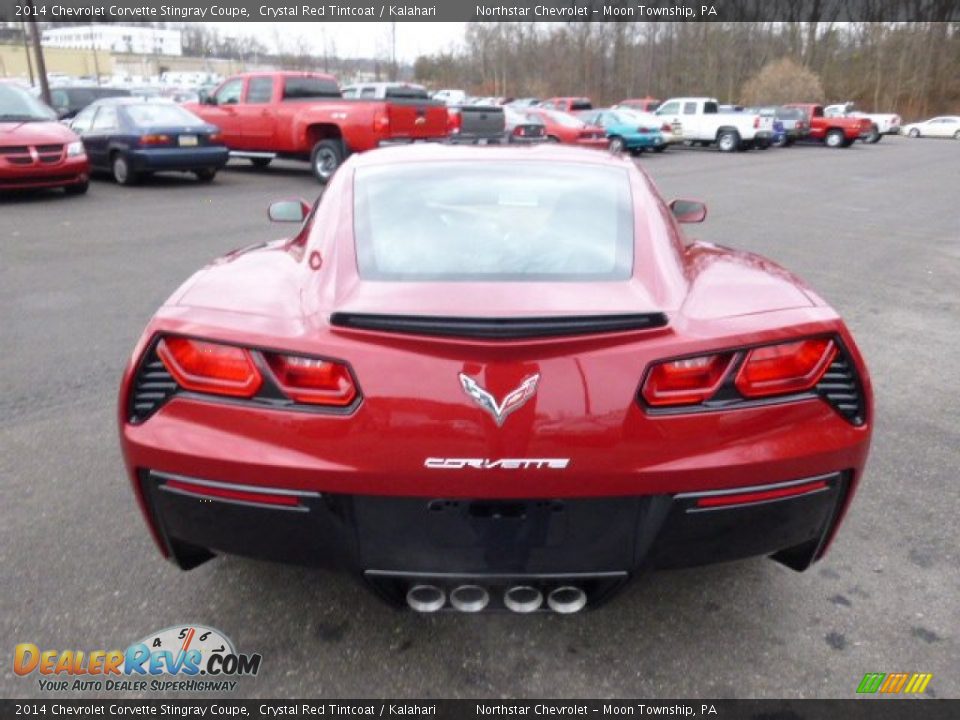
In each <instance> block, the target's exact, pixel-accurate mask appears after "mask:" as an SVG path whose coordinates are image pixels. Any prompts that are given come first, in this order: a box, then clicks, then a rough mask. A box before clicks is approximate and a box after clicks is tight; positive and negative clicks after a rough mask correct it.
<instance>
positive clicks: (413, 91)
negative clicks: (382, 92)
mask: <svg viewBox="0 0 960 720" xmlns="http://www.w3.org/2000/svg"><path fill="white" fill-rule="evenodd" d="M386 96H387V97H388V98H397V99H409V100H429V99H430V96H429V95H428V94H427V91H426V90H424V89H423V88H422V87H418V86H416V85H398V86H396V87H388V88H387V93H386Z"/></svg>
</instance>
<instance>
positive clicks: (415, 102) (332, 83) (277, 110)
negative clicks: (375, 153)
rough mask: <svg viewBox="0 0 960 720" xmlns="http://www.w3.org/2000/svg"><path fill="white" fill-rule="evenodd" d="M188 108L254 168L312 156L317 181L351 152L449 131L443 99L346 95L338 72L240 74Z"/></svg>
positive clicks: (437, 136)
mask: <svg viewBox="0 0 960 720" xmlns="http://www.w3.org/2000/svg"><path fill="white" fill-rule="evenodd" d="M186 107H187V108H188V109H189V110H190V111H191V112H194V113H196V114H197V115H199V116H200V117H201V118H203V119H204V120H205V121H207V122H209V123H212V124H214V125H216V126H218V127H219V128H220V130H221V131H222V133H223V138H224V142H225V143H226V145H227V147H228V148H230V151H231V155H232V156H239V157H246V158H249V159H250V161H251V162H252V163H253V164H254V165H255V166H256V167H266V166H267V165H269V164H270V161H271V160H273V159H274V158H277V157H280V158H291V159H297V160H309V161H310V167H311V169H312V170H313V174H314V176H315V177H316V178H317V180H319V181H320V182H326V181H327V180H328V179H329V178H330V176H331V175H333V173H334V171H335V170H336V169H337V168H338V167H339V166H340V163H342V162H343V160H344V158H345V157H346V156H347V155H349V154H350V153H354V152H362V151H364V150H371V149H373V148H375V147H378V146H380V145H387V144H394V143H403V142H412V141H414V140H442V139H444V138H446V137H447V135H448V128H447V108H446V106H445V105H444V104H443V103H441V102H435V101H433V100H423V99H407V98H390V99H384V100H366V99H362V98H361V99H345V98H344V97H342V95H341V93H340V87H339V85H337V80H336V78H334V77H333V76H331V75H324V74H322V73H307V72H257V73H244V74H242V75H235V76H234V77H231V78H228V79H227V80H225V81H224V82H223V83H221V84H220V86H219V87H217V88H216V89H215V90H213V91H212V92H211V93H209V94H208V95H206V96H205V97H204V98H203V100H202V102H201V103H199V104H196V103H191V104H187V105H186Z"/></svg>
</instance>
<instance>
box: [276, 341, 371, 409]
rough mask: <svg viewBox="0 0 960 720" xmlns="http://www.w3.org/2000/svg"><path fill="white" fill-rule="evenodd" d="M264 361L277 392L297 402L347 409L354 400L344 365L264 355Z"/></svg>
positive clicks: (301, 358) (355, 391)
mask: <svg viewBox="0 0 960 720" xmlns="http://www.w3.org/2000/svg"><path fill="white" fill-rule="evenodd" d="M264 357H265V358H266V360H267V364H268V365H269V366H270V369H271V370H272V371H273V374H274V376H276V379H277V384H278V385H279V386H280V389H281V390H282V391H283V392H284V394H285V395H287V396H289V397H290V398H291V399H292V400H294V401H296V402H300V403H307V404H309V405H329V406H332V407H346V406H347V405H349V404H350V403H352V402H353V401H354V399H356V397H357V388H356V385H355V384H354V382H353V377H352V376H351V374H350V370H349V369H348V368H347V366H346V365H341V364H340V363H335V362H330V361H329V360H320V359H317V358H309V357H302V356H299V355H279V354H275V353H264Z"/></svg>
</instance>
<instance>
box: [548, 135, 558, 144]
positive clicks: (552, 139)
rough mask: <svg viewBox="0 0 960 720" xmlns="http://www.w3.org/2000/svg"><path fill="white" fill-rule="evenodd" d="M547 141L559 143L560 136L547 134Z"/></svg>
mask: <svg viewBox="0 0 960 720" xmlns="http://www.w3.org/2000/svg"><path fill="white" fill-rule="evenodd" d="M547 142H548V143H559V142H560V138H558V137H557V136H556V135H548V136H547Z"/></svg>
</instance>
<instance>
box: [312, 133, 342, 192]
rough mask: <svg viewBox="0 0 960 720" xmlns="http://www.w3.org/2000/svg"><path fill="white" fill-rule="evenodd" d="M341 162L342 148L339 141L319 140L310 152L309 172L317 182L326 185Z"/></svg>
mask: <svg viewBox="0 0 960 720" xmlns="http://www.w3.org/2000/svg"><path fill="white" fill-rule="evenodd" d="M342 162H343V146H342V145H341V144H340V141H339V140H321V141H320V142H318V143H317V144H316V145H314V146H313V150H311V151H310V170H311V172H313V176H314V177H315V178H316V179H317V182H321V183H326V182H327V181H328V180H329V179H330V178H331V177H333V174H334V173H335V172H336V171H337V168H338V167H340V163H342Z"/></svg>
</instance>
